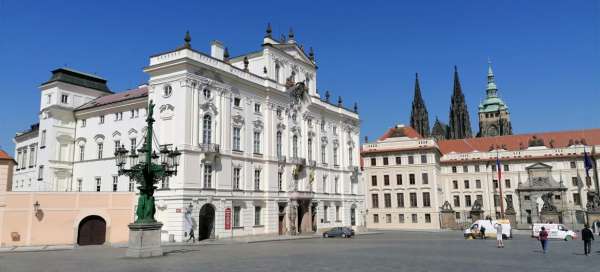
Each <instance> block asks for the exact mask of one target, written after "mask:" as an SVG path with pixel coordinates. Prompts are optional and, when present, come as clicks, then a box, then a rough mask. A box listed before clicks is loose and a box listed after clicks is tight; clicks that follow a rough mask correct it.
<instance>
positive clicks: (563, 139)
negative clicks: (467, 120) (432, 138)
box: [438, 128, 600, 154]
mask: <svg viewBox="0 0 600 272" xmlns="http://www.w3.org/2000/svg"><path fill="white" fill-rule="evenodd" d="M534 136H535V137H536V138H538V139H542V140H543V141H544V145H545V146H547V147H550V146H551V143H552V147H554V148H560V147H567V146H569V142H570V140H573V142H575V141H579V142H581V141H582V140H585V145H600V128H594V129H583V130H572V131H556V132H543V133H528V134H519V135H506V136H497V137H483V138H469V139H459V140H444V141H439V142H438V146H439V147H440V152H442V154H447V153H450V152H456V153H468V152H471V151H474V150H477V151H479V152H487V151H489V150H490V147H491V146H492V145H493V146H494V147H495V146H499V147H501V148H502V147H504V149H506V150H509V151H514V150H521V147H523V148H527V147H528V145H529V140H530V139H532V138H533V137H534Z"/></svg>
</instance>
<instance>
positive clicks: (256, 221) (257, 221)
mask: <svg viewBox="0 0 600 272" xmlns="http://www.w3.org/2000/svg"><path fill="white" fill-rule="evenodd" d="M260 212H261V207H260V206H256V207H254V225H255V226H260V225H261V224H260V223H261V222H260Z"/></svg>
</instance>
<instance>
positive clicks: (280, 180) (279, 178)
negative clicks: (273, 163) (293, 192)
mask: <svg viewBox="0 0 600 272" xmlns="http://www.w3.org/2000/svg"><path fill="white" fill-rule="evenodd" d="M277 189H278V190H279V191H280V192H282V191H283V173H282V172H277Z"/></svg>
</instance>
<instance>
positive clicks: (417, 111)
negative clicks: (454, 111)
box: [410, 73, 429, 137]
mask: <svg viewBox="0 0 600 272" xmlns="http://www.w3.org/2000/svg"><path fill="white" fill-rule="evenodd" d="M410 126H411V127H412V128H414V129H415V130H416V131H417V132H418V133H419V134H421V136H423V137H428V136H429V113H428V112H427V107H426V106H425V102H424V101H423V97H422V96H421V87H420V86H419V74H418V73H417V74H415V94H414V97H413V102H412V110H411V112H410Z"/></svg>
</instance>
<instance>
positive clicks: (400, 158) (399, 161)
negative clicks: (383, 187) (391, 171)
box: [396, 157, 402, 165]
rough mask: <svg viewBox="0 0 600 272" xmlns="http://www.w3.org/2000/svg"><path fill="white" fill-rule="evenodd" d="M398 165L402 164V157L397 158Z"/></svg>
mask: <svg viewBox="0 0 600 272" xmlns="http://www.w3.org/2000/svg"><path fill="white" fill-rule="evenodd" d="M396 164H398V165H400V164H402V157H396Z"/></svg>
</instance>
